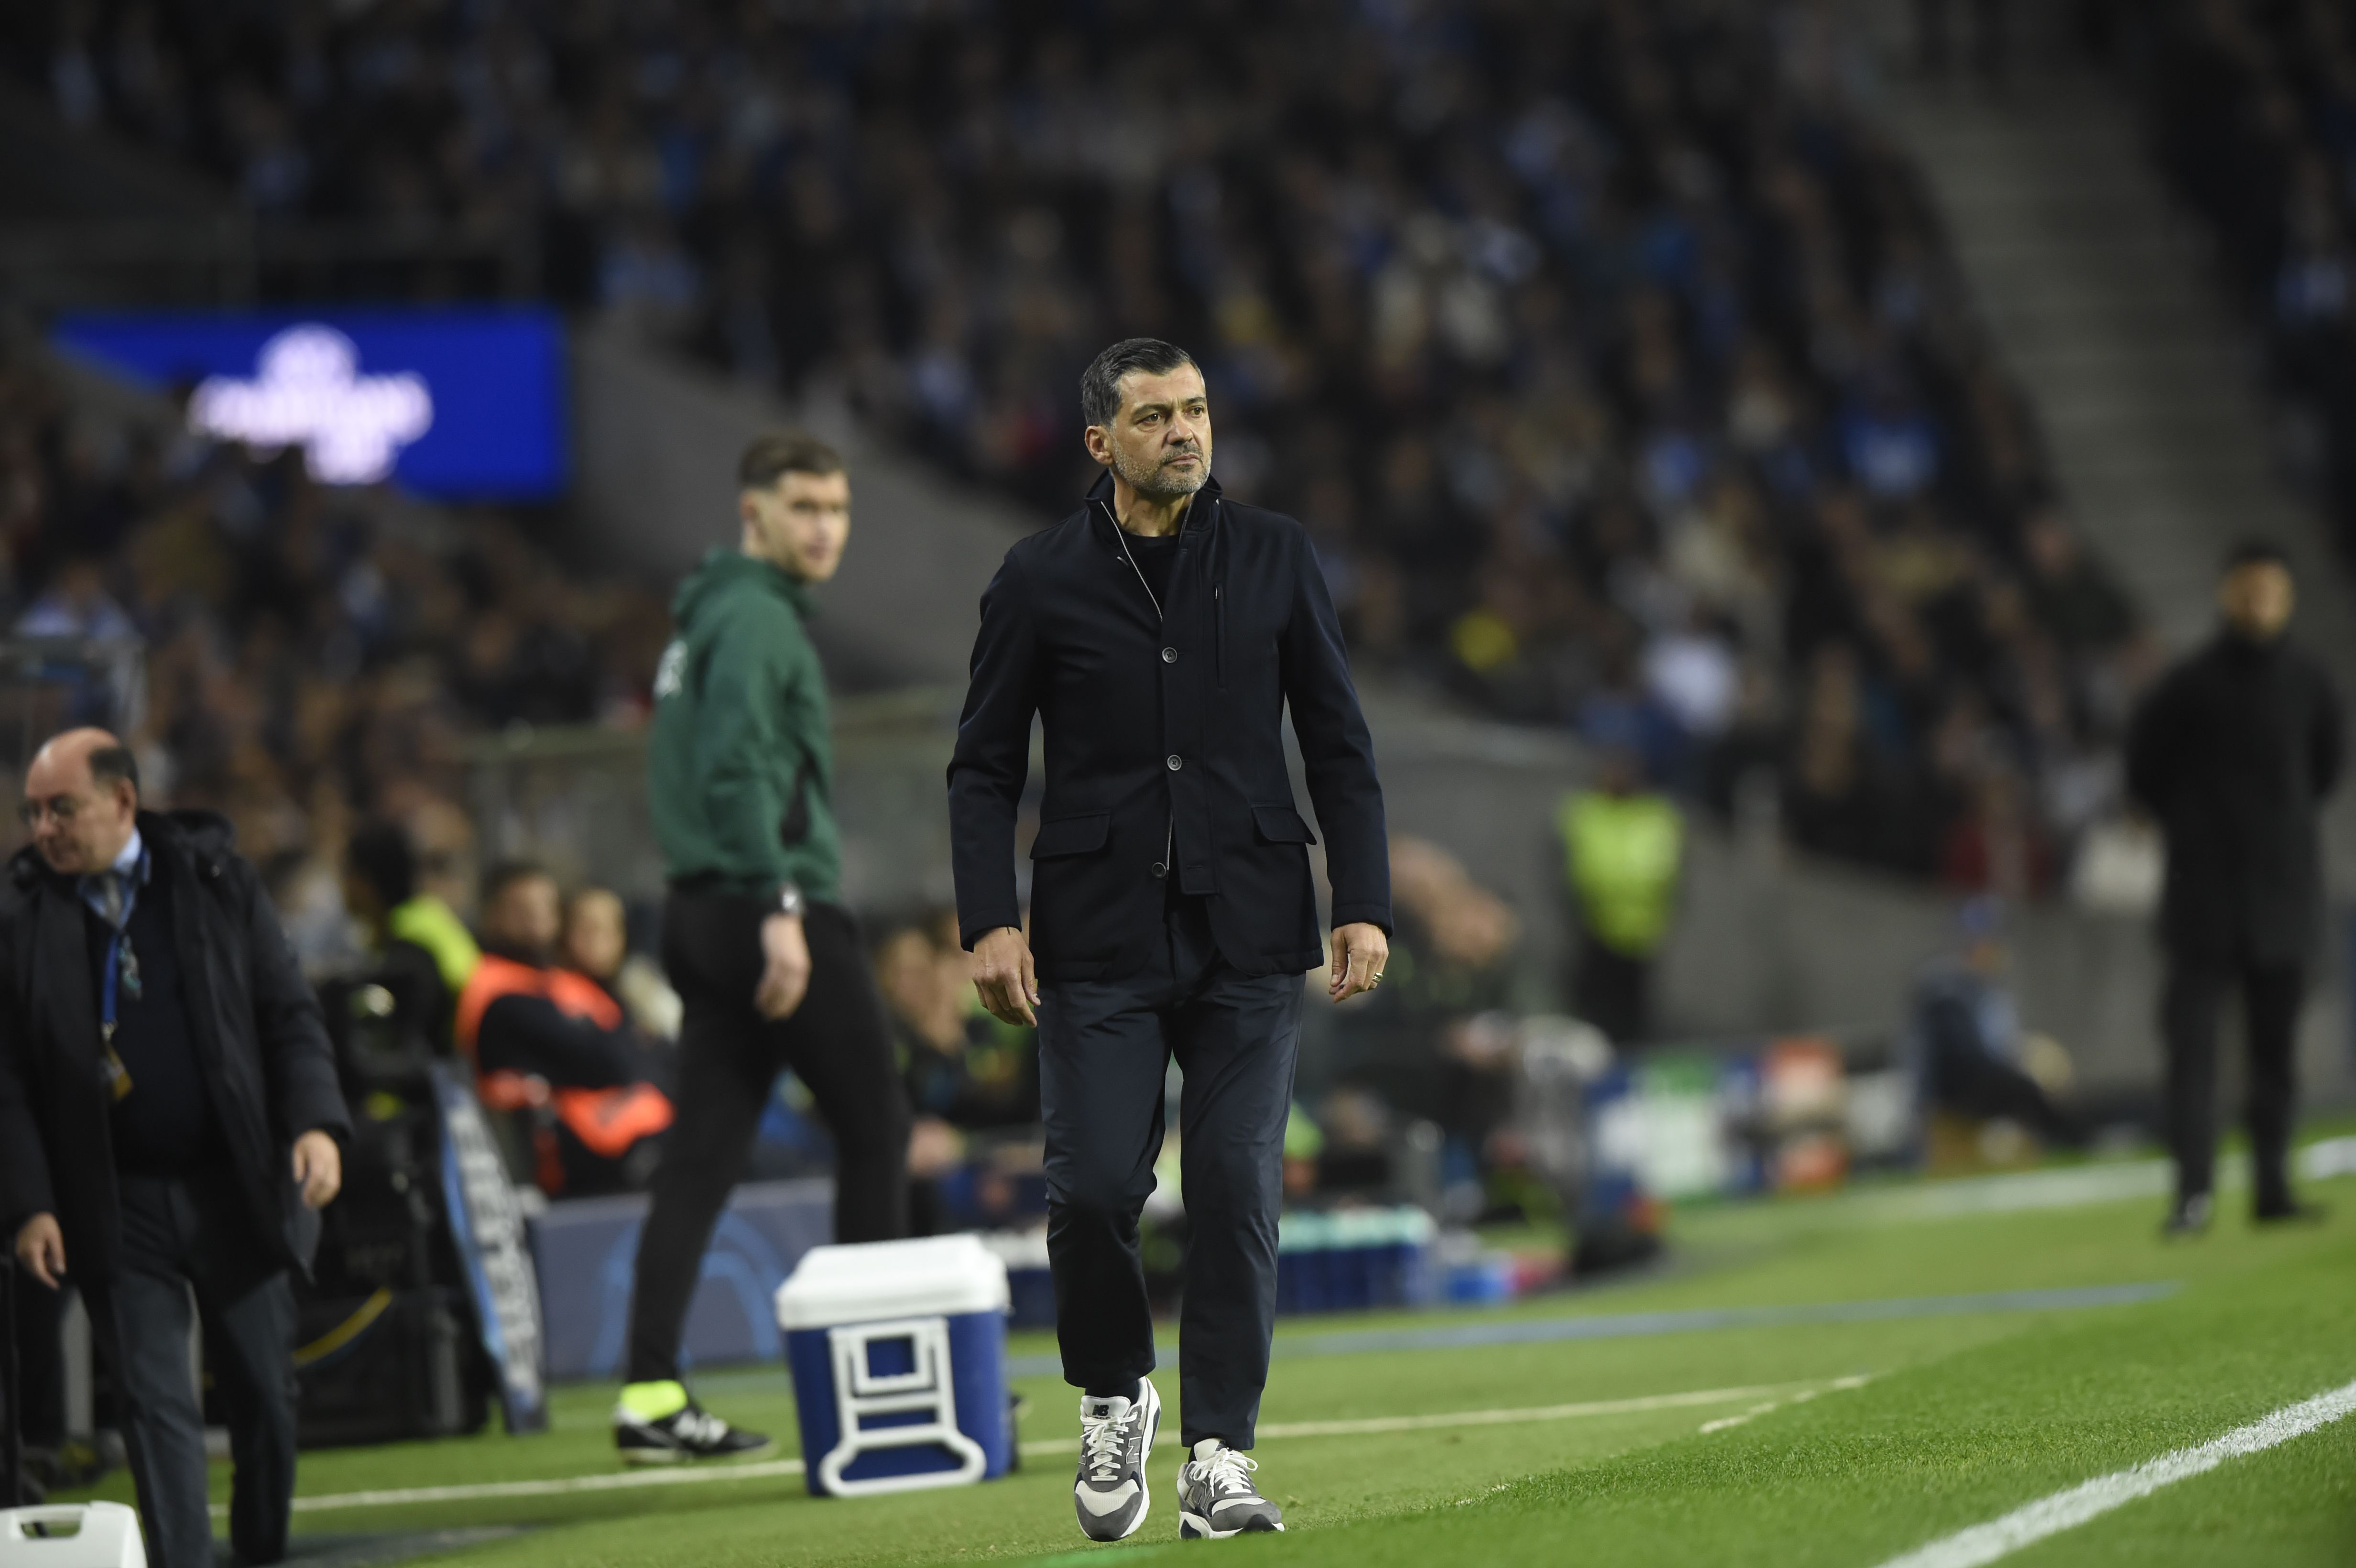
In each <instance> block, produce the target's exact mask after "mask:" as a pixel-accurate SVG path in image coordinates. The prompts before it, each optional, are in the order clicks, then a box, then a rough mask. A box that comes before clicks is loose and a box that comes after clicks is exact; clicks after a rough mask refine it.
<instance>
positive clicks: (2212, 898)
mask: <svg viewBox="0 0 2356 1568" xmlns="http://www.w3.org/2000/svg"><path fill="white" fill-rule="evenodd" d="M2126 752H2127V755H2126V768H2127V792H2128V793H2129V794H2130V795H2134V796H2135V797H2136V799H2137V800H2139V801H2141V802H2142V803H2143V804H2144V805H2146V806H2147V807H2148V808H2149V809H2150V811H2151V813H2152V815H2153V816H2157V817H2158V818H2159V822H2160V827H2161V830H2162V831H2163V832H2164V833H2165V834H2166V836H2167V839H2168V881H2167V885H2166V887H2165V889H2164V890H2163V891H2162V892H2161V894H2160V903H2159V933H2160V939H2161V941H2162V943H2163V944H2165V945H2166V947H2167V948H2168V951H2169V953H2170V954H2171V955H2174V956H2175V957H2177V958H2178V959H2181V960H2193V961H2202V962H2211V963H2225V962H2231V961H2235V960H2239V959H2248V960H2250V961H2251V962H2254V963H2258V964H2267V965H2290V964H2300V963H2305V962H2307V961H2308V960H2309V959H2310V958H2312V957H2313V956H2314V954H2315V949H2316V941H2317V938H2318V937H2319V936H2320V935H2321V934H2322V931H2323V840H2322V831H2321V827H2320V818H2321V816H2322V808H2323V803H2324V801H2325V800H2326V799H2327V798H2328V797H2329V795H2330V794H2331V789H2332V786H2333V785H2334V784H2337V783H2338V782H2339V780H2340V699H2339V696H2338V694H2337V693H2335V692H2334V691H2333V690H2332V689H2331V679H2330V677H2329V676H2327V675H2326V674H2325V673H2324V670H2323V667H2322V666H2321V665H2320V664H2318V663H2317V662H2316V661H2315V660H2314V659H2313V658H2311V657H2310V656H2308V654H2307V653H2306V652H2304V651H2303V650H2301V649H2300V648H2298V647H2297V646H2295V645H2292V644H2291V643H2289V642H2288V641H2287V640H2286V639H2284V638H2280V637H2277V638H2276V639H2275V640H2274V641H2273V642H2271V643H2268V644H2265V645H2254V644H2252V643H2250V642H2248V641H2246V640H2244V638H2241V637H2237V636H2234V635H2232V634H2231V633H2222V634H2220V635H2218V636H2217V637H2215V638H2214V639H2212V640H2211V642H2210V644H2209V645H2208V646H2206V647H2204V648H2202V649H2201V650H2200V651H2199V652H2197V653H2195V654H2193V655H2192V656H2190V657H2189V658H2187V659H2186V660H2184V661H2183V662H2182V663H2181V664H2179V665H2178V666H2177V667H2175V668H2174V669H2172V670H2170V671H2169V672H2168V674H2166V675H2164V676H2162V677H2160V679H2159V681H2158V684H2156V685H2155V686H2154V687H2153V688H2152V689H2151V692H2150V693H2149V695H2147V697H2146V698H2145V699H2144V700H2143V704H2142V706H2141V707H2140V708H2139V709H2136V715H2135V720H2134V722H2133V723H2132V724H2130V725H2129V726H2128V729H2127V747H2126Z"/></svg>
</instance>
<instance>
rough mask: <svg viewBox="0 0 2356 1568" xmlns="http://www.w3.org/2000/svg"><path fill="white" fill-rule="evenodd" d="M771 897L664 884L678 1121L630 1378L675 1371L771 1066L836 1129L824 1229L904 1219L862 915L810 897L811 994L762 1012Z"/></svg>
mask: <svg viewBox="0 0 2356 1568" xmlns="http://www.w3.org/2000/svg"><path fill="white" fill-rule="evenodd" d="M768 909H769V906H768V905H767V904H766V902H764V901H760V900H757V899H751V898H744V897H740V896H738V895H735V894H731V893H690V892H680V891H673V892H672V894H671V896H670V899H669V901H668V902H667V903H666V904H665V905H664V908H663V941H662V944H663V967H664V968H665V969H666V970H668V971H669V975H670V983H671V984H672V985H673V986H675V987H678V988H679V995H680V1001H681V1002H683V1003H684V1004H685V1012H686V1016H685V1018H684V1019H682V1020H681V1023H680V1036H679V1093H678V1094H677V1095H676V1096H675V1104H676V1110H677V1119H676V1120H674V1121H673V1122H672V1124H671V1126H670V1131H669V1134H668V1135H667V1136H665V1138H664V1142H663V1158H662V1164H661V1165H660V1166H659V1167H658V1168H656V1171H655V1179H654V1185H653V1189H652V1190H653V1194H654V1202H653V1206H652V1207H651V1208H650V1209H649V1210H648V1213H647V1221H646V1225H645V1228H644V1229H643V1230H641V1231H640V1232H639V1234H638V1263H637V1283H636V1285H634V1286H633V1288H632V1290H631V1294H630V1366H629V1381H632V1382H655V1381H665V1380H669V1379H672V1378H676V1377H678V1376H679V1342H680V1333H681V1332H682V1330H683V1329H684V1328H685V1326H686V1323H687V1307H688V1303H689V1302H690V1301H691V1299H692V1298H693V1297H694V1295H695V1287H696V1285H697V1282H698V1281H699V1279H700V1278H701V1272H702V1267H703V1252H704V1249H705V1248H706V1247H707V1246H709V1245H710V1244H711V1242H712V1226H713V1225H714V1224H716V1223H717V1222H718V1221H719V1219H720V1211H721V1209H722V1208H723V1207H724V1206H725V1205H726V1203H727V1201H728V1191H729V1189H731V1188H733V1187H734V1186H735V1185H736V1182H737V1180H738V1179H739V1178H740V1177H741V1176H742V1175H743V1174H744V1161H745V1157H746V1156H747V1155H748V1154H750V1153H751V1151H752V1147H753V1136H754V1134H755V1131H756V1130H757V1129H758V1128H759V1126H760V1124H761V1114H762V1112H763V1110H764V1109H766V1106H767V1105H768V1103H769V1095H770V1093H771V1091H772V1090H773V1089H775V1088H776V1081H777V1074H778V1073H779V1072H781V1071H783V1070H784V1069H786V1068H788V1067H790V1068H792V1069H793V1071H794V1075H795V1076H796V1077H798V1078H799V1079H800V1080H801V1081H802V1082H803V1083H805V1084H807V1085H808V1086H809V1092H810V1095H811V1097H812V1098H813V1099H815V1100H816V1101H817V1102H818V1108H819V1112H820V1114H821V1115H824V1116H825V1118H826V1124H827V1126H828V1128H829V1129H830V1131H832V1133H833V1134H834V1145H835V1149H836V1156H837V1160H836V1167H835V1173H834V1239H835V1240H836V1241H838V1242H883V1241H891V1240H893V1239H894V1238H896V1237H900V1236H904V1235H905V1234H907V1231H908V1104H907V1097H906V1094H905V1091H904V1090H903V1089H902V1087H901V1084H900V1074H899V1072H898V1069H897V1066H896V1064H895V1061H894V1057H893V1052H892V1037H891V1035H890V1033H889V1031H888V1030H887V1029H885V1027H884V1022H883V1003H882V1002H881V1001H879V1000H878V999H877V997H876V995H875V982H874V979H873V976H872V974H871V972H870V971H869V968H868V965H867V953H866V949H865V946H864V944H862V942H861V941H860V937H859V923H858V922H857V921H855V920H853V919H852V918H851V913H850V912H849V911H847V910H844V909H841V908H840V907H838V906H836V905H833V904H822V903H813V904H811V905H810V906H809V910H808V912H806V913H805V914H804V915H803V917H802V929H803V932H804V933H805V934H806V935H807V937H808V939H809V953H810V981H809V992H808V993H807V994H806V995H804V997H802V1003H801V1006H800V1007H798V1008H795V1009H794V1012H793V1016H792V1017H790V1018H787V1019H781V1020H777V1021H772V1020H770V1019H765V1018H763V1017H762V1016H761V1015H760V1013H759V1012H758V1011H756V1010H755V1008H754V1006H753V992H754V989H755V987H757V986H758V985H759V984H760V979H761V969H762V965H763V959H762V955H761V922H762V920H763V919H764V918H765V917H766V915H767V913H768Z"/></svg>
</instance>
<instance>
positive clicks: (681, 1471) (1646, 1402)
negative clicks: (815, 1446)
mask: <svg viewBox="0 0 2356 1568" xmlns="http://www.w3.org/2000/svg"><path fill="white" fill-rule="evenodd" d="M1861 1381H1863V1380H1862V1379H1850V1378H1841V1379H1837V1380H1836V1381H1833V1382H1832V1383H1831V1384H1830V1385H1829V1386H1831V1387H1834V1388H1849V1387H1854V1386H1856V1384H1857V1383H1858V1382H1861ZM1818 1387H1819V1385H1818V1384H1816V1383H1763V1384H1758V1385H1754V1386H1751V1387H1748V1388H1713V1389H1694V1390H1691V1391H1688V1392H1684V1393H1655V1394H1644V1395H1642V1396H1640V1397H1637V1398H1633V1399H1600V1400H1590V1401H1587V1402H1585V1403H1580V1404H1547V1405H1537V1406H1534V1407H1531V1408H1528V1409H1523V1410H1463V1411H1456V1412H1452V1413H1447V1414H1441V1415H1376V1416H1368V1417H1365V1418H1364V1419H1361V1420H1355V1421H1294V1422H1280V1423H1274V1424H1269V1425H1265V1426H1262V1427H1261V1428H1260V1429H1259V1435H1261V1436H1262V1437H1266V1438H1270V1439H1286V1438H1295V1437H1359V1436H1371V1435H1377V1434H1381V1433H1386V1432H1429V1431H1432V1430H1434V1429H1437V1428H1441V1427H1451V1426H1505V1425H1512V1424H1518V1423H1522V1422H1534V1421H1572V1420H1577V1419H1579V1418H1580V1417H1583V1416H1597V1415H1634V1414H1641V1413H1644V1412H1645V1411H1651V1410H1682V1409H1685V1408H1687V1407H1688V1406H1693V1405H1708V1404H1732V1403H1735V1402H1736V1401H1738V1400H1746V1399H1757V1398H1759V1397H1761V1396H1762V1395H1765V1394H1774V1395H1788V1394H1791V1393H1794V1392H1799V1393H1800V1394H1801V1395H1802V1397H1809V1396H1811V1395H1812V1394H1813V1393H1814V1392H1815V1391H1816V1389H1817V1388H1818ZM1078 1446H1079V1444H1078V1442H1077V1441H1076V1439H1069V1438H1062V1437H1046V1438H1040V1439H1037V1440H1035V1441H1033V1442H1030V1443H1025V1444H1023V1456H1024V1457H1025V1458H1030V1457H1033V1456H1047V1455H1053V1454H1069V1453H1071V1452H1073V1451H1074V1450H1075V1449H1076V1448H1077V1447H1078ZM801 1473H802V1462H801V1461H800V1460H799V1459H764V1460H760V1461H757V1462H755V1463H754V1464H750V1465H727V1466H722V1467H714V1468H709V1469H698V1468H696V1467H693V1466H691V1465H682V1466H680V1467H677V1468H675V1469H672V1468H666V1469H659V1470H657V1469H646V1470H619V1471H613V1472H609V1473H605V1474H602V1475H595V1476H555V1477H548V1478H546V1479H542V1480H531V1481H473V1482H466V1483H464V1484H461V1485H457V1486H447V1487H398V1488H392V1487H388V1488H380V1489H377V1490H374V1491H365V1492H328V1493H326V1494H323V1495H321V1496H317V1497H298V1498H296V1499H295V1512H296V1513H322V1512H326V1511H327V1510H330V1509H356V1508H395V1507H401V1506H403V1505H406V1504H411V1503H458V1502H476V1501H480V1500H483V1499H498V1498H546V1497H560V1496H566V1495H570V1494H572V1493H575V1492H618V1491H627V1490H630V1489H632V1488H637V1487H678V1486H691V1485H696V1484H699V1483H701V1482H705V1481H766V1480H774V1479H776V1478H777V1477H784V1476H798V1475H800V1474H801ZM213 1512H214V1514H216V1515H226V1514H227V1513H228V1512H229V1509H227V1508H225V1507H222V1506H220V1505H219V1504H216V1505H215V1506H214V1508H213Z"/></svg>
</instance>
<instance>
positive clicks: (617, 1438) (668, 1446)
mask: <svg viewBox="0 0 2356 1568" xmlns="http://www.w3.org/2000/svg"><path fill="white" fill-rule="evenodd" d="M614 1446H615V1447H616V1449H618V1450H619V1451H620V1453H621V1456H622V1463H623V1464H625V1465H684V1464H688V1463H690V1462H691V1461H693V1460H697V1459H721V1460H733V1459H756V1458H758V1457H760V1456H762V1455H764V1454H767V1453H770V1452H772V1451H774V1450H775V1449H776V1446H777V1445H776V1443H775V1442H773V1441H772V1440H771V1439H769V1438H767V1437H765V1436H763V1435H761V1434H760V1433H757V1432H746V1431H744V1430H743V1429H742V1428H739V1427H734V1426H731V1425H729V1424H727V1423H726V1422H724V1421H723V1420H721V1419H720V1418H719V1417H718V1416H716V1415H714V1414H712V1413H711V1412H710V1411H708V1410H705V1409H704V1408H703V1407H702V1406H701V1405H699V1404H696V1403H689V1404H688V1405H687V1407H686V1408H685V1409H683V1410H675V1411H673V1412H671V1413H669V1415H666V1416H664V1417H663V1418H662V1419H661V1420H660V1421H648V1420H645V1419H643V1418H642V1417H639V1416H637V1415H633V1414H631V1413H630V1412H629V1411H627V1410H626V1409H625V1408H623V1407H622V1406H620V1405H618V1404H617V1405H616V1406H615V1407H614Z"/></svg>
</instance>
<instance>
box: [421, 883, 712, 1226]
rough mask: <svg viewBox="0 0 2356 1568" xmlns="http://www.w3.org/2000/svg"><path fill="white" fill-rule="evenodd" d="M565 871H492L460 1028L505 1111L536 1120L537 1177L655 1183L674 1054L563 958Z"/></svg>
mask: <svg viewBox="0 0 2356 1568" xmlns="http://www.w3.org/2000/svg"><path fill="white" fill-rule="evenodd" d="M481 925H482V945H483V957H482V961H481V962H480V963H479V964H477V965H476V967H475V973H474V975H473V976H472V977H471V978H470V979H468V980H467V982H466V989H465V990H463V991H461V992H460V993H459V996H458V1007H457V1013H456V1018H455V1027H454V1029H453V1033H454V1035H455V1038H456V1040H457V1045H458V1049H459V1051H461V1052H463V1053H464V1054H465V1055H466V1058H467V1060H468V1061H472V1062H473V1063H474V1066H475V1072H476V1075H477V1076H476V1089H477V1093H479V1094H480V1095H481V1097H482V1101H483V1104H484V1105H485V1106H486V1107H487V1108H488V1109H491V1110H494V1111H507V1112H515V1113H522V1114H523V1115H524V1116H525V1118H526V1119H527V1120H528V1121H529V1122H530V1125H531V1126H532V1129H533V1136H532V1144H533V1157H534V1162H535V1168H534V1171H533V1178H534V1179H535V1180H536V1181H537V1182H538V1183H539V1184H540V1187H541V1189H542V1190H543V1191H545V1192H547V1193H549V1194H550V1195H551V1196H554V1195H556V1194H558V1193H569V1194H574V1195H578V1194H581V1193H584V1192H599V1191H607V1192H610V1191H616V1190H623V1189H633V1188H638V1187H643V1186H645V1185H646V1182H647V1179H648V1178H649V1177H650V1176H652V1175H653V1174H654V1168H655V1164H656V1161H657V1160H658V1159H659V1157H660V1146H659V1135H660V1134H661V1133H662V1131H663V1130H664V1129H665V1128H667V1127H669V1125H670V1124H671V1103H670V1099H669V1095H667V1094H666V1093H664V1092H663V1090H662V1088H661V1086H660V1081H661V1080H662V1079H663V1078H664V1077H666V1076H667V1074H666V1072H664V1066H665V1064H664V1063H663V1061H661V1059H660V1058H659V1056H658V1055H657V1054H656V1053H655V1052H654V1051H650V1050H648V1048H647V1046H646V1044H645V1042H644V1040H643V1039H642V1037H641V1036H640V1035H639V1034H638V1032H637V1030H636V1029H633V1028H632V1027H631V1026H630V1023H629V1021H628V1019H626V1018H625V1017H624V1016H623V1012H622V1008H621V1006H620V1004H619V1003H617V1002H616V1001H615V1000H614V998H613V997H612V996H611V995H609V994H608V993H607V992H606V990H605V987H602V986H600V985H598V984H597V983H596V982H595V981H594V980H592V979H591V978H589V976H586V975H582V974H578V973H575V972H574V971H573V970H570V969H564V968H560V967H558V966H557V965H556V963H555V958H554V954H555V950H556V944H557V938H558V935H559V933H560V931H561V929H562V903H561V901H560V900H559V898H558V895H557V888H556V879H555V878H553V877H552V876H550V875H549V873H548V872H547V871H546V870H545V869H541V867H539V866H536V865H533V864H531V863H530V862H529V861H523V860H512V861H508V862H506V863H504V864H501V865H498V866H495V867H493V868H492V869H491V870H490V871H489V872H488V873H487V875H486V876H485V877H484V879H483V894H482V917H481Z"/></svg>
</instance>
